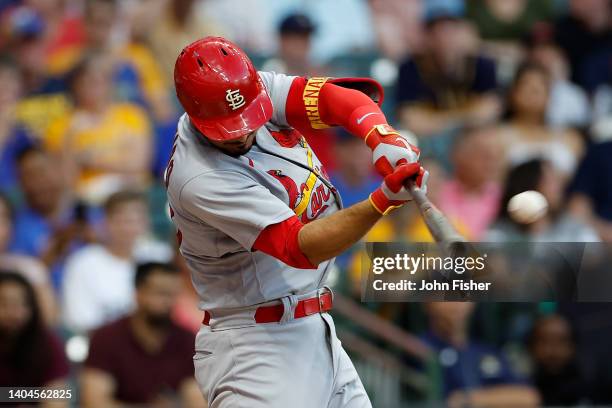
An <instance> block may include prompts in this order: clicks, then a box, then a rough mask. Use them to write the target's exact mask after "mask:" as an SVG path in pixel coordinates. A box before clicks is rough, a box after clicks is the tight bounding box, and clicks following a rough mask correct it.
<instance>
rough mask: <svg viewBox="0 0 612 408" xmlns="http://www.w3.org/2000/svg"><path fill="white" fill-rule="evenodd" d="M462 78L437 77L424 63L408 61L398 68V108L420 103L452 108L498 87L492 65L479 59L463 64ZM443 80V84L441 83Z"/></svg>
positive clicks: (440, 107) (417, 60)
mask: <svg viewBox="0 0 612 408" xmlns="http://www.w3.org/2000/svg"><path fill="white" fill-rule="evenodd" d="M465 64H466V65H465V67H466V69H465V71H466V74H467V73H469V75H466V76H465V77H464V78H447V79H446V80H444V79H442V78H440V77H438V76H437V74H436V73H435V72H434V71H433V70H431V68H432V67H431V65H430V64H429V62H427V61H426V60H425V59H423V58H420V57H416V58H410V59H408V60H406V61H404V63H403V64H402V65H401V66H400V68H399V77H398V84H397V85H398V86H397V95H396V99H397V104H398V106H400V105H401V104H404V103H415V102H421V103H426V104H428V105H431V106H432V107H436V108H439V109H447V108H454V107H456V106H453V105H455V104H456V103H457V102H459V101H465V100H466V99H467V98H469V96H470V95H471V94H484V93H487V92H491V91H494V90H495V88H496V87H497V81H496V77H495V63H494V62H493V61H492V60H490V59H488V58H486V57H481V56H475V57H471V58H467V59H466V60H465ZM441 79H442V80H441Z"/></svg>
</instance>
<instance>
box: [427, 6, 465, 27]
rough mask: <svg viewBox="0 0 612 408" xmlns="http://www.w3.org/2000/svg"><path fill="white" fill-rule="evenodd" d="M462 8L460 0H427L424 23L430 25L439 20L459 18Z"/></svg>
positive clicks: (460, 17)
mask: <svg viewBox="0 0 612 408" xmlns="http://www.w3.org/2000/svg"><path fill="white" fill-rule="evenodd" d="M464 9H465V7H464V4H463V1H461V0H428V1H427V2H426V3H425V16H424V17H425V24H426V25H427V26H428V27H431V26H432V25H434V24H435V23H437V22H439V21H447V20H461V19H463V14H464Z"/></svg>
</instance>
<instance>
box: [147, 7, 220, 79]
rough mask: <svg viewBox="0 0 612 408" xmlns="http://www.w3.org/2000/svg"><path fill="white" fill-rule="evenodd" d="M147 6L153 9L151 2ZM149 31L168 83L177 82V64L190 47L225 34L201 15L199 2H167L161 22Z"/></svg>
mask: <svg viewBox="0 0 612 408" xmlns="http://www.w3.org/2000/svg"><path fill="white" fill-rule="evenodd" d="M143 5H144V6H145V7H149V5H148V4H147V3H143ZM148 29H149V33H148V34H149V38H150V40H151V45H152V49H153V51H154V53H155V56H156V57H157V60H158V61H159V64H160V67H161V68H162V70H163V72H164V76H165V78H166V83H168V84H170V83H172V82H173V81H174V63H175V61H176V57H177V56H178V54H179V53H180V52H181V50H182V49H183V47H185V45H186V44H189V43H191V42H193V41H195V40H197V39H198V38H202V37H206V36H207V35H217V36H219V35H223V30H222V28H221V27H219V26H217V25H216V24H215V23H213V22H212V21H211V20H210V19H208V18H206V17H205V16H203V15H202V14H201V13H198V12H197V10H196V1H195V0H175V1H170V2H166V7H165V8H164V11H163V13H162V16H161V19H160V21H158V22H157V23H156V24H155V25H154V26H152V27H151V26H149V27H148Z"/></svg>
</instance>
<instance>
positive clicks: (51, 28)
mask: <svg viewBox="0 0 612 408" xmlns="http://www.w3.org/2000/svg"><path fill="white" fill-rule="evenodd" d="M25 3H27V4H28V6H30V7H32V9H33V10H35V11H36V12H37V13H38V14H39V15H40V16H41V18H42V19H43V20H44V22H45V59H46V62H47V69H48V72H49V73H50V74H51V75H59V74H61V73H62V72H64V71H65V69H66V67H64V66H62V64H63V63H64V62H65V61H66V60H67V59H66V58H65V55H66V54H67V53H71V51H72V50H73V49H74V48H75V47H78V46H81V45H82V44H83V42H84V41H85V27H84V25H83V20H82V16H81V13H80V11H81V10H79V7H78V6H79V5H78V4H77V5H76V7H75V4H69V2H67V1H66V0H26V1H25Z"/></svg>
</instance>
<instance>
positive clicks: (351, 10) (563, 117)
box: [0, 0, 612, 407]
mask: <svg viewBox="0 0 612 408" xmlns="http://www.w3.org/2000/svg"><path fill="white" fill-rule="evenodd" d="M206 35H221V36H225V37H227V38H229V39H231V40H233V41H235V42H237V43H238V44H239V45H240V46H242V47H243V48H244V49H245V50H246V51H247V52H248V53H249V55H251V56H252V58H253V61H254V62H255V64H256V65H257V66H258V68H260V69H262V70H272V71H276V72H286V73H289V74H295V75H308V76H345V77H350V76H372V77H374V78H375V79H377V80H378V81H379V82H381V84H382V85H383V86H384V88H385V91H386V98H385V103H384V106H383V109H384V110H385V113H387V115H388V117H389V120H390V121H391V123H393V124H394V125H395V127H397V128H398V129H401V130H402V131H403V132H405V134H406V136H407V137H408V138H410V140H411V141H412V142H413V143H415V144H418V146H419V147H420V149H421V151H422V156H421V158H422V161H423V163H424V165H425V167H427V168H428V169H429V171H430V173H431V178H430V183H429V185H430V188H429V190H430V193H429V195H430V197H431V199H432V201H434V202H435V203H436V204H437V205H438V206H439V207H440V208H441V209H442V210H443V211H444V212H445V213H446V214H447V215H448V216H449V217H450V218H451V220H452V222H453V223H454V224H455V226H456V227H457V229H458V230H459V231H460V232H461V233H463V234H464V235H465V236H467V237H468V238H470V239H471V240H474V241H479V240H480V241H499V242H509V241H510V242H514V241H517V242H532V241H538V242H585V241H588V242H595V241H602V242H612V160H611V158H612V4H611V2H610V1H609V0H334V1H325V0H173V1H170V0H147V1H144V0H2V1H0V271H1V272H0V385H21V386H25V385H28V386H43V385H44V386H48V385H62V384H64V385H70V386H72V387H73V388H75V389H77V390H78V393H79V397H80V401H81V402H80V404H81V405H82V406H87V407H110V406H114V405H113V404H117V403H124V404H136V405H137V404H146V406H159V407H166V406H176V404H177V403H178V402H177V401H181V402H182V404H183V405H184V406H202V404H203V403H202V400H201V396H200V395H199V392H198V390H197V386H196V385H195V382H194V380H193V376H192V374H193V366H192V352H193V340H194V335H195V332H196V331H197V330H198V328H199V324H200V323H199V322H200V319H201V316H200V312H199V311H198V310H197V303H198V302H197V299H196V295H195V293H194V292H193V290H192V288H191V286H190V279H189V275H188V271H187V269H186V267H185V265H184V263H183V262H182V260H181V258H180V256H179V255H178V252H177V248H176V243H175V239H174V236H173V234H174V233H173V228H172V226H171V224H170V222H169V219H168V217H167V215H166V204H165V193H164V188H163V185H162V183H161V176H162V174H163V171H164V168H165V165H166V161H167V159H168V156H169V153H170V149H171V146H172V139H173V137H174V133H175V131H176V123H177V120H178V118H179V117H180V115H181V114H182V112H181V110H180V106H179V104H178V102H177V100H176V97H175V95H174V90H173V67H174V61H175V58H176V55H178V53H179V51H180V49H181V48H182V47H183V46H184V45H186V44H187V43H189V42H191V41H193V40H195V39H197V38H200V37H203V36H206ZM305 137H306V138H307V139H308V140H309V143H310V145H312V146H313V148H314V149H315V151H316V153H317V154H318V156H319V157H320V158H321V160H322V161H323V162H324V164H325V165H326V167H327V169H328V173H329V174H330V176H331V178H332V181H333V183H334V185H335V186H336V187H337V188H338V190H339V191H340V193H341V195H342V197H343V201H344V204H345V206H348V205H351V204H353V203H355V202H358V201H360V200H363V199H365V198H367V196H368V194H369V193H370V192H371V191H372V190H374V189H375V188H376V187H377V186H378V185H379V183H380V180H379V178H378V177H377V176H376V175H375V173H374V172H373V171H372V169H371V167H370V163H371V157H370V152H369V149H368V148H367V147H366V146H365V145H364V144H363V142H362V141H361V140H359V139H357V138H355V137H352V136H351V135H348V134H346V133H345V132H344V131H342V130H338V129H326V130H320V131H313V132H312V134H308V135H305ZM526 190H536V191H539V192H540V193H542V194H543V195H544V197H545V198H546V199H547V201H548V206H549V210H548V212H547V214H546V215H545V216H544V217H542V218H540V219H539V220H538V221H536V222H534V223H531V224H528V225H524V224H520V223H518V222H517V221H515V220H514V219H513V218H512V217H511V216H510V215H509V213H508V211H507V208H506V206H507V203H508V201H509V200H510V198H511V197H513V196H514V195H515V194H517V193H520V192H522V191H526ZM367 239H368V240H371V241H430V240H431V236H430V235H429V233H428V232H427V229H426V227H425V225H424V224H423V223H422V221H420V218H419V217H418V216H417V213H416V211H415V210H414V208H411V206H406V207H405V208H404V209H402V210H401V211H396V212H394V213H392V214H391V215H390V216H388V217H385V218H384V219H383V220H382V221H381V222H379V224H378V225H377V226H376V227H375V228H374V229H373V230H372V231H371V232H370V234H369V235H368V237H367ZM357 262H358V255H356V254H355V253H351V252H349V253H347V254H346V255H344V256H342V257H340V258H339V259H338V262H337V263H338V266H339V270H340V279H339V280H340V281H342V282H343V283H342V284H340V285H339V286H340V288H341V289H342V290H344V291H345V292H346V293H348V294H354V293H356V291H358V289H359V285H360V283H359V276H358V274H359V268H358V267H356V263H357ZM531 306H533V307H531V308H529V311H525V310H524V308H520V307H516V308H512V307H509V310H511V311H510V312H508V311H505V312H504V314H503V316H510V317H507V319H506V320H502V319H501V318H500V316H501V315H502V314H499V313H498V314H495V313H486V312H483V311H482V309H485V310H486V309H487V308H489V307H490V308H491V309H493V308H494V306H492V305H478V306H477V307H476V309H475V310H476V311H475V313H474V305H469V304H467V306H466V305H464V306H461V307H460V306H456V307H451V308H450V309H449V308H445V307H444V306H442V305H435V304H433V305H426V306H425V307H423V308H421V307H420V306H419V305H411V306H408V305H406V306H404V307H403V309H401V310H399V311H398V310H397V309H396V310H395V311H394V312H391V313H386V315H385V313H383V312H384V311H381V310H377V313H380V314H382V315H385V316H386V317H387V318H389V319H391V320H393V321H394V322H395V323H397V324H398V325H400V326H401V327H403V328H404V329H406V330H409V331H412V332H417V333H418V332H421V333H422V334H423V337H422V338H423V339H424V341H425V342H427V343H428V344H430V345H432V347H433V348H434V349H439V351H440V356H441V357H440V363H441V365H442V366H443V367H444V375H443V377H442V380H441V381H442V383H443V385H442V388H443V390H444V392H443V395H444V396H445V397H446V398H447V401H448V403H449V405H451V406H458V407H459V406H465V404H466V401H468V400H466V398H468V397H469V398H474V401H481V402H482V403H483V404H484V403H485V402H486V401H491V399H493V400H495V399H497V398H504V397H508V395H510V396H512V395H513V394H512V393H513V392H518V391H517V390H519V391H521V390H522V391H524V393H523V394H520V392H519V394H520V395H519V397H520V398H527V399H528V400H529V398H532V397H533V398H536V399H537V398H539V399H540V401H541V402H542V403H544V404H549V405H552V404H556V405H574V404H579V403H586V402H593V401H594V402H605V403H612V396H611V395H610V391H609V390H610V389H611V387H610V386H611V385H612V380H611V379H612V372H610V370H608V371H607V372H603V371H601V370H600V367H599V365H600V364H598V363H601V362H602V361H605V360H602V359H601V358H600V357H601V354H597V353H599V352H601V353H605V351H606V350H605V347H600V344H599V343H598V341H599V342H601V340H600V339H601V338H604V337H601V336H602V335H604V336H605V335H606V334H608V335H609V334H610V333H612V319H611V318H610V317H609V315H608V317H607V318H602V316H605V313H603V312H602V310H605V308H603V306H602V307H592V308H588V307H579V306H577V305H574V306H572V305H552V307H550V305H548V306H547V307H542V306H541V305H540V306H538V305H531ZM421 309H422V310H421ZM519 309H520V310H519ZM496 310H497V309H496ZM504 310H505V309H504ZM400 312H401V313H400ZM472 314H474V318H473V319H472V321H475V322H476V329H471V328H470V325H468V323H467V322H468V321H469V319H470V316H471V315H472ZM406 315H411V316H422V317H423V319H425V320H426V321H428V322H429V323H428V324H420V325H419V324H416V323H415V321H417V320H419V319H418V318H416V317H415V318H414V319H406V318H398V316H406ZM585 316H586V317H585ZM490 321H494V322H497V324H500V323H499V322H500V321H503V322H509V323H508V325H509V326H508V327H510V328H511V329H510V328H507V329H506V328H504V329H503V330H501V329H499V327H498V329H499V330H497V331H494V332H495V333H496V335H494V336H490V335H486V333H487V332H486V330H478V326H481V327H482V326H483V325H486V322H490ZM483 322H484V323H483ZM517 322H522V323H520V324H519V323H517ZM490 326H491V324H489V327H490ZM501 333H503V334H501ZM594 333H596V335H595V334H594ZM470 336H476V337H475V338H474V337H470ZM472 338H473V340H472ZM484 344H486V346H485V345H484ZM508 344H511V345H519V346H520V349H521V350H522V354H521V355H522V356H523V357H524V358H522V359H515V360H517V361H519V360H520V361H519V362H521V361H522V362H524V361H528V362H529V364H528V366H529V368H528V369H525V364H523V365H522V366H521V364H513V361H509V360H508V356H507V355H506V354H504V353H505V351H504V350H505V349H504V348H503V347H506V346H507V345H508ZM581 350H588V351H589V352H588V353H581V352H580V351H581ZM451 351H452V352H451ZM584 356H587V357H588V358H591V360H593V361H595V362H593V361H587V362H585V361H582V360H584V358H582V357H584ZM579 357H581V358H579ZM588 358H587V360H588ZM514 362H515V363H516V361H514ZM517 365H518V366H521V367H523V370H522V371H521V370H520V369H517V368H516V367H515V366H517ZM585 367H586V368H585ZM519 368H520V367H519ZM466 373H467V374H466ZM518 373H522V374H521V375H522V377H521V375H519V374H518ZM529 384H531V385H529ZM468 389H469V390H481V391H482V392H481V393H480V394H475V393H471V394H470V395H467V394H466V392H465V391H466V390H468ZM494 391H495V392H494ZM496 392H497V393H496ZM504 393H505V394H504ZM514 396H515V397H516V395H514ZM478 398H481V399H478ZM508 398H510V397H508ZM474 401H472V402H474ZM530 401H531V400H530ZM468 402H469V401H468ZM485 405H486V404H485Z"/></svg>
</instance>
